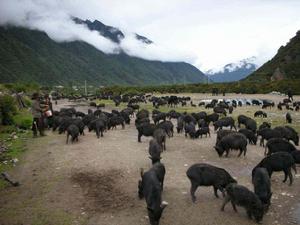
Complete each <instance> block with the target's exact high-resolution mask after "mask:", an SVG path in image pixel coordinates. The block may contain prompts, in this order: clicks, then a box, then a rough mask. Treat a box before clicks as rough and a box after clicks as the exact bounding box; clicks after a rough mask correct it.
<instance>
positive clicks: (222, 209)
mask: <svg viewBox="0 0 300 225" xmlns="http://www.w3.org/2000/svg"><path fill="white" fill-rule="evenodd" d="M230 201H231V198H230V197H229V195H226V197H225V199H224V201H223V204H222V207H221V211H224V209H225V205H226V204H227V203H228V202H230Z"/></svg>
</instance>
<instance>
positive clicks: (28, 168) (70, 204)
mask: <svg viewBox="0 0 300 225" xmlns="http://www.w3.org/2000/svg"><path fill="white" fill-rule="evenodd" d="M79 108H80V109H81V110H83V111H85V110H86V109H87V107H85V106H80V107H79ZM173 122H174V123H175V121H173ZM215 138H216V136H215V134H214V133H213V132H212V136H211V138H205V137H204V138H202V139H198V140H191V139H187V138H185V137H184V135H183V134H175V135H174V137H173V138H171V139H168V140H167V151H166V152H164V153H163V155H162V157H163V160H162V162H163V163H164V164H165V166H166V169H167V173H166V178H165V189H164V193H163V200H165V201H167V202H168V203H169V205H168V207H167V208H166V210H165V212H164V214H163V217H162V219H161V225H183V224H184V225H196V224H232V225H236V224H245V225H246V224H254V222H253V221H250V220H248V219H247V217H246V213H245V211H244V210H243V209H242V208H238V211H239V213H234V211H233V210H232V208H231V206H230V204H229V205H228V206H227V207H226V208H225V212H221V211H220V207H221V204H222V199H216V198H215V197H214V195H213V191H212V188H205V187H200V188H199V189H198V191H197V193H196V196H197V199H198V201H197V203H196V204H193V203H192V202H191V198H190V195H189V188H190V183H189V180H188V179H187V177H186V175H185V172H186V170H187V169H188V167H189V166H191V165H192V164H194V163H199V162H206V163H211V164H214V165H217V166H220V167H223V168H225V169H226V170H228V171H229V172H230V173H231V174H232V175H233V176H234V177H236V178H237V180H238V181H239V183H240V184H243V185H246V186H247V187H249V188H250V189H252V184H251V179H250V177H251V170H252V168H253V167H254V166H255V165H256V164H257V163H258V162H259V161H260V160H261V159H262V157H263V149H262V148H261V147H259V146H253V145H248V152H247V156H246V157H245V158H244V157H241V158H237V154H235V153H231V154H230V157H229V158H219V157H218V156H217V154H216V152H215V151H214V150H213V145H214V143H215ZM79 139H80V140H79V143H75V144H68V145H66V144H65V140H66V137H65V135H58V134H57V133H52V132H48V133H47V136H46V137H43V138H38V139H33V140H32V141H30V142H29V143H28V149H29V151H28V152H27V153H25V154H24V157H23V158H22V159H21V163H20V164H19V165H18V166H17V167H16V168H15V169H14V170H13V171H12V172H11V174H12V176H13V177H15V178H16V179H17V180H18V181H19V182H20V183H21V184H22V185H21V186H20V187H18V188H13V187H10V188H7V189H5V190H2V191H1V192H0V224H1V225H21V224H23V225H62V224H63V225H71V224H72V225H73V224H75V225H76V224H85V225H133V224H134V225H148V224H149V222H148V219H147V211H146V205H145V201H144V200H138V198H137V181H138V179H139V176H140V175H139V169H140V168H145V169H147V168H149V167H150V166H151V165H150V160H149V159H148V143H149V140H150V138H145V137H142V143H138V142H137V131H136V129H135V127H134V125H133V124H131V125H129V126H126V128H125V129H124V130H122V129H121V128H118V129H117V130H113V131H109V132H107V133H105V134H104V138H100V139H97V138H96V136H95V134H94V133H88V131H87V130H86V135H85V136H81V137H80V138H79ZM282 179H283V173H276V174H274V175H273V177H272V191H273V197H272V205H271V207H270V210H269V212H268V214H267V215H266V216H265V217H264V220H263V224H282V225H285V224H297V222H296V220H295V218H294V217H295V215H294V211H295V212H297V210H298V207H299V205H298V207H297V204H298V203H299V199H300V192H299V185H300V179H299V175H296V177H295V181H294V184H293V186H291V187H290V186H288V185H287V184H283V183H282V182H281V180H282Z"/></svg>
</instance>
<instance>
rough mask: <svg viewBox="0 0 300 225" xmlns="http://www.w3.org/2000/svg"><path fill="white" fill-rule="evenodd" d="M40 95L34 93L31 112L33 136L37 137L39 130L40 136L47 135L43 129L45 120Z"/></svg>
mask: <svg viewBox="0 0 300 225" xmlns="http://www.w3.org/2000/svg"><path fill="white" fill-rule="evenodd" d="M39 98H40V96H39V94H38V93H34V94H33V95H32V107H31V113H32V117H33V122H32V132H33V137H37V132H38V131H39V133H40V136H45V134H44V129H43V121H42V119H43V118H42V113H43V111H42V108H41V106H40V99H39Z"/></svg>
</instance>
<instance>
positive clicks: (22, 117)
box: [13, 111, 32, 129]
mask: <svg viewBox="0 0 300 225" xmlns="http://www.w3.org/2000/svg"><path fill="white" fill-rule="evenodd" d="M13 122H14V124H15V125H16V126H17V127H18V128H21V129H30V128H31V125H32V115H31V113H30V112H29V111H21V112H19V113H18V114H17V115H15V116H14V117H13Z"/></svg>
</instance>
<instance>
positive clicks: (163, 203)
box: [160, 201, 169, 209]
mask: <svg viewBox="0 0 300 225" xmlns="http://www.w3.org/2000/svg"><path fill="white" fill-rule="evenodd" d="M168 204H169V203H168V202H166V201H163V202H162V203H161V205H160V208H161V209H164V208H166V207H167V205H168Z"/></svg>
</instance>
